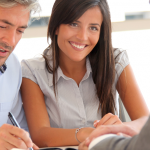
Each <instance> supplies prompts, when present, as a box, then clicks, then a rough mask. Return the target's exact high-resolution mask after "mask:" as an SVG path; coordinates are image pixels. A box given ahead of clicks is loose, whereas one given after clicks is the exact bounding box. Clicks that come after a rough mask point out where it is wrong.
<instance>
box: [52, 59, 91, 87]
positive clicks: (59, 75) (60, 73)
mask: <svg viewBox="0 0 150 150" xmlns="http://www.w3.org/2000/svg"><path fill="white" fill-rule="evenodd" d="M86 70H87V71H86V73H85V76H84V77H83V79H82V81H83V80H86V79H87V78H88V77H89V76H90V73H92V69H91V64H90V60H89V58H88V57H87V58H86ZM61 77H62V78H64V79H65V80H70V78H69V77H67V76H65V75H64V74H63V72H62V70H61V68H60V67H58V69H57V76H56V83H57V82H58V81H59V79H60V78H61ZM49 86H53V74H50V73H49Z"/></svg>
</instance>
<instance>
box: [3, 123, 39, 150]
mask: <svg viewBox="0 0 150 150" xmlns="http://www.w3.org/2000/svg"><path fill="white" fill-rule="evenodd" d="M33 146H34V147H33ZM28 147H33V148H35V149H37V148H38V147H37V146H36V145H34V144H33V143H32V141H31V139H30V137H29V133H28V132H26V131H24V130H23V129H20V128H18V127H15V126H12V125H9V124H4V125H2V126H1V127H0V149H1V150H10V149H12V148H21V149H26V148H28Z"/></svg>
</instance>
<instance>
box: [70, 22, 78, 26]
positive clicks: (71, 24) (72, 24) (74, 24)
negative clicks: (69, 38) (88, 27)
mask: <svg viewBox="0 0 150 150" xmlns="http://www.w3.org/2000/svg"><path fill="white" fill-rule="evenodd" d="M70 26H73V27H77V26H78V24H77V23H70Z"/></svg>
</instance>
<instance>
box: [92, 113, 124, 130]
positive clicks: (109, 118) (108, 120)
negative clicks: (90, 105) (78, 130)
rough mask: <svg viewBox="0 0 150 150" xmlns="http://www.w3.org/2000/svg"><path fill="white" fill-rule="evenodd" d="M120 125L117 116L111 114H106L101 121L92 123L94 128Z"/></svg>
mask: <svg viewBox="0 0 150 150" xmlns="http://www.w3.org/2000/svg"><path fill="white" fill-rule="evenodd" d="M116 124H122V122H121V120H120V119H119V117H118V116H117V115H113V114H111V113H108V114H106V115H105V116H104V117H103V118H102V119H101V120H95V121H94V127H95V128H97V127H98V126H100V125H116Z"/></svg>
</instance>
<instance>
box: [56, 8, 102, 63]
mask: <svg viewBox="0 0 150 150" xmlns="http://www.w3.org/2000/svg"><path fill="white" fill-rule="evenodd" d="M102 21H103V17H102V14H101V11H100V9H99V7H97V6H96V7H93V8H90V9H88V10H87V11H86V12H85V13H84V14H83V15H82V16H81V17H80V18H79V19H78V20H77V21H74V22H72V23H71V24H61V25H60V26H59V28H58V29H57V31H56V35H57V43H58V46H59V49H60V53H59V54H60V59H61V60H63V59H65V60H66V59H69V60H71V61H75V62H79V61H82V60H84V59H85V58H86V56H87V55H88V54H89V53H90V52H91V51H92V50H93V48H94V47H95V45H96V44H97V42H98V40H99V36H100V29H101V24H102Z"/></svg>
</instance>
